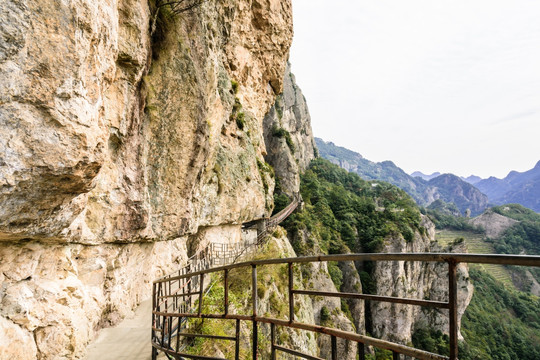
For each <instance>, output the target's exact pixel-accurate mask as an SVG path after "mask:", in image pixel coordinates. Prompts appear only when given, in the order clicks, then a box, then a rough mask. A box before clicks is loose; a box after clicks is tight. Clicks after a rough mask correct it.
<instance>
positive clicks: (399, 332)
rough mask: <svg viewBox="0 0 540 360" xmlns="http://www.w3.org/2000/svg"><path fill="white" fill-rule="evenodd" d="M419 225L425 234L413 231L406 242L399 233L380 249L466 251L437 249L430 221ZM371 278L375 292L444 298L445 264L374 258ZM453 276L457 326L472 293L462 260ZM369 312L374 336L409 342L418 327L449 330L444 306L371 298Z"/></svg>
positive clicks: (446, 292) (446, 274) (446, 294)
mask: <svg viewBox="0 0 540 360" xmlns="http://www.w3.org/2000/svg"><path fill="white" fill-rule="evenodd" d="M422 226H424V227H425V228H426V229H427V234H426V235H421V234H419V233H416V234H415V237H414V240H413V241H411V242H406V241H405V240H404V239H403V238H401V237H392V238H389V239H387V240H386V242H385V246H384V249H383V251H382V252H388V253H401V252H403V253H422V252H452V251H454V252H458V253H464V252H467V251H466V249H464V248H454V249H441V248H440V247H439V246H438V245H436V244H435V243H432V241H433V240H434V237H435V227H434V225H433V223H431V221H429V220H428V219H427V218H425V217H424V218H423V221H422ZM373 278H374V279H376V283H377V285H376V288H377V292H376V293H377V294H379V295H386V296H397V297H407V298H414V299H429V300H434V301H448V266H447V265H446V264H444V263H420V262H412V261H410V262H404V261H399V262H389V263H384V262H377V263H376V265H375V268H374V270H373ZM457 279H458V329H459V327H460V325H461V317H462V315H463V313H464V312H465V309H466V308H467V306H468V305H469V303H470V301H471V299H472V295H473V286H472V284H471V283H470V281H469V273H468V267H467V266H466V264H460V265H458V267H457ZM370 313H371V317H370V319H371V325H372V331H373V334H374V335H375V336H378V337H381V338H385V339H389V340H391V341H397V342H401V343H404V344H406V343H409V342H411V340H412V334H413V332H414V331H415V330H416V329H419V328H426V327H431V328H433V329H436V330H440V331H441V332H443V333H448V331H449V319H448V311H446V310H441V309H429V308H421V307H419V306H411V305H403V304H391V303H379V302H372V303H370ZM460 338H461V335H460Z"/></svg>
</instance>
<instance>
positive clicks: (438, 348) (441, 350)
mask: <svg viewBox="0 0 540 360" xmlns="http://www.w3.org/2000/svg"><path fill="white" fill-rule="evenodd" d="M449 341H450V338H449V337H448V335H446V334H443V333H442V332H441V331H440V330H435V329H432V328H429V329H425V328H421V329H417V330H415V332H414V333H413V335H412V342H413V345H414V347H416V348H419V349H422V350H426V351H429V352H432V353H435V354H440V355H445V356H449V353H450V351H449V350H450V348H449V346H448V344H449ZM460 355H461V354H460ZM461 358H462V357H461V356H460V359H461Z"/></svg>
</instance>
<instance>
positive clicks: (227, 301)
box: [223, 269, 229, 315]
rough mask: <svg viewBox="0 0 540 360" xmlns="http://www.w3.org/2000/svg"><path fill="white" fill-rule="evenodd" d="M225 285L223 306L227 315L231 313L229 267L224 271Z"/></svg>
mask: <svg viewBox="0 0 540 360" xmlns="http://www.w3.org/2000/svg"><path fill="white" fill-rule="evenodd" d="M223 287H224V288H225V295H224V296H223V307H224V312H225V315H227V314H228V313H229V269H225V271H224V272H223Z"/></svg>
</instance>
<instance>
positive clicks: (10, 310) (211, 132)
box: [0, 0, 292, 359]
mask: <svg viewBox="0 0 540 360" xmlns="http://www.w3.org/2000/svg"><path fill="white" fill-rule="evenodd" d="M154 4H155V2H154V1H149V2H148V1H146V0H68V1H61V2H59V1H55V0H42V1H19V0H6V1H2V2H0V73H1V74H2V76H1V80H0V133H1V135H0V283H1V287H0V304H1V308H0V333H2V334H3V335H4V336H1V337H0V357H2V358H4V357H10V356H11V357H14V358H18V357H20V356H19V355H20V354H18V353H13V351H16V349H20V348H21V347H20V346H18V345H20V344H24V345H25V349H29V350H28V351H26V352H25V355H24V356H25V357H26V358H29V359H33V358H42V359H49V358H50V359H53V358H54V359H62V358H78V357H81V356H83V355H84V347H85V345H86V343H87V342H88V341H89V340H90V339H91V338H93V337H94V335H95V332H96V331H97V330H98V329H99V328H101V327H103V326H107V325H108V324H113V323H115V322H116V321H118V320H119V319H120V318H121V317H123V316H125V315H126V314H128V313H129V312H130V311H131V309H132V308H133V307H134V306H136V305H137V303H138V302H139V301H141V300H143V299H145V298H148V297H149V296H150V292H149V291H150V282H151V280H152V279H154V278H155V277H157V276H159V275H162V274H164V273H166V272H169V271H171V270H173V269H176V268H177V267H178V266H180V265H181V264H182V262H183V261H184V259H185V258H186V256H187V250H186V243H190V241H191V242H198V241H202V240H201V237H205V236H206V235H205V234H211V236H212V237H215V236H217V235H216V234H218V233H219V234H221V237H222V238H224V239H236V237H237V235H238V234H237V233H239V231H240V230H239V226H238V224H240V223H242V222H244V221H248V220H253V219H257V218H260V217H263V216H265V215H266V214H268V213H269V212H270V211H271V210H272V206H273V205H272V191H273V186H274V180H273V174H272V170H271V168H270V167H269V166H268V165H267V164H266V163H265V161H264V158H263V156H264V155H265V154H266V150H265V144H264V140H263V131H262V128H263V117H264V115H265V114H266V113H267V111H268V109H269V108H270V107H271V105H272V104H273V103H274V100H275V97H276V94H279V93H281V92H282V91H283V90H282V89H283V76H284V72H285V67H286V59H287V58H288V50H289V47H290V43H291V40H292V12H291V4H290V1H280V0H238V1H236V0H235V1H233V0H225V1H220V2H214V1H207V2H204V3H203V4H202V5H201V6H200V7H198V8H197V9H195V11H192V12H188V13H183V14H181V16H178V17H176V18H170V17H167V14H166V12H165V11H163V12H162V13H161V15H159V14H158V17H157V18H155V14H156V9H155V8H154ZM154 20H155V21H154ZM153 24H155V25H156V28H157V29H158V31H157V32H154V33H152V30H151V29H152V26H153ZM158 35H159V36H158ZM199 227H203V228H204V229H205V230H204V234H198V229H199ZM212 228H214V230H212V231H210V230H209V229H212ZM209 236H210V235H209ZM190 239H195V240H190ZM231 241H232V240H231ZM5 335H7V336H5ZM14 349H15V350H14ZM21 356H22V355H21Z"/></svg>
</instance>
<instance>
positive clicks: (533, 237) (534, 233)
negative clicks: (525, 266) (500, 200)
mask: <svg viewBox="0 0 540 360" xmlns="http://www.w3.org/2000/svg"><path fill="white" fill-rule="evenodd" d="M492 210H493V211H494V212H496V213H498V214H501V215H504V216H507V217H509V218H512V219H514V220H518V221H519V223H518V224H515V225H513V226H512V227H510V228H508V229H507V230H506V231H505V232H504V234H503V235H502V236H501V237H500V238H499V239H495V240H493V246H494V247H495V250H496V251H497V252H498V253H501V254H521V253H522V252H525V253H526V254H529V255H539V254H540V214H538V213H536V212H534V211H532V210H530V209H527V208H525V207H523V206H521V205H518V204H509V205H502V206H497V207H494V208H493V209H492Z"/></svg>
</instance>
